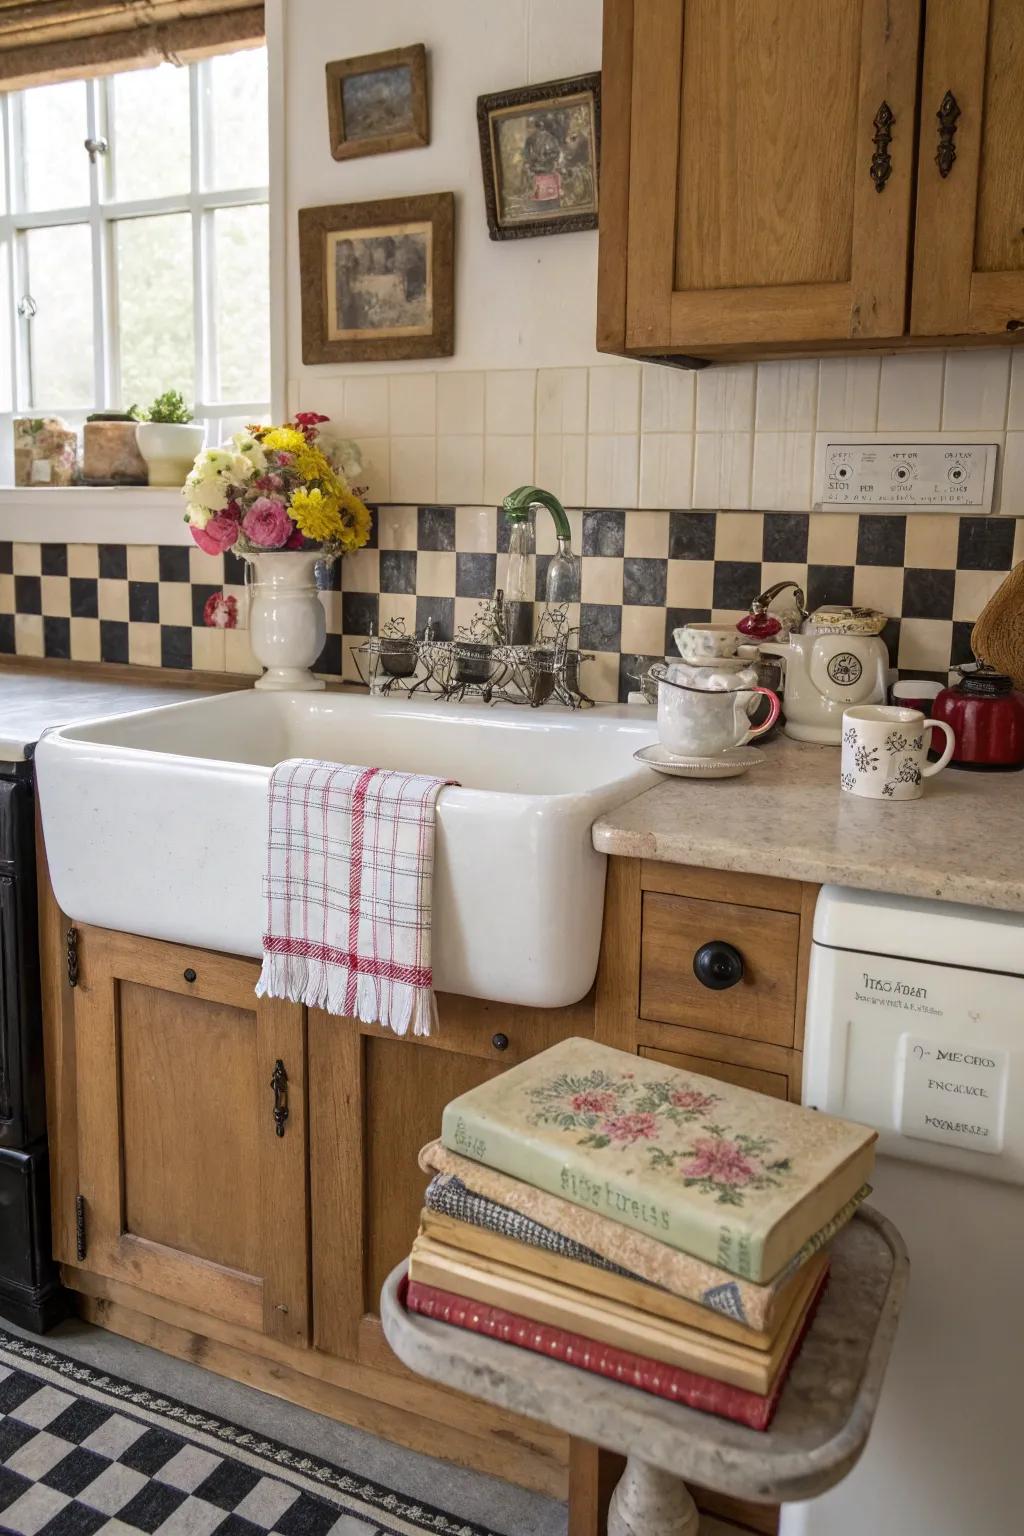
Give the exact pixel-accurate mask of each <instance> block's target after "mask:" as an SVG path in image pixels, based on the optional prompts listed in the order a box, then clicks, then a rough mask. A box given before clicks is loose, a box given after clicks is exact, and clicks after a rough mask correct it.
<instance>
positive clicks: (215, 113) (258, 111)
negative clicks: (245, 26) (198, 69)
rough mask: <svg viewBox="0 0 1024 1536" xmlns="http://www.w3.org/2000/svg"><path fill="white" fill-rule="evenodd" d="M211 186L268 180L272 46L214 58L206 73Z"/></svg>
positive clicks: (253, 184) (257, 183)
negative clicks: (268, 97) (267, 48)
mask: <svg viewBox="0 0 1024 1536" xmlns="http://www.w3.org/2000/svg"><path fill="white" fill-rule="evenodd" d="M206 81H207V96H206V104H207V111H208V112H209V115H210V127H211V135H210V136H211V140H212V146H213V149H212V155H211V163H210V186H211V187H262V186H265V185H266V182H267V50H266V49H265V48H247V49H245V50H243V51H242V52H241V53H222V54H219V55H218V56H217V57H216V58H213V59H211V60H210V64H209V73H208V74H207V76H206Z"/></svg>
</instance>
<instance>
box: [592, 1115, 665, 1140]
mask: <svg viewBox="0 0 1024 1536" xmlns="http://www.w3.org/2000/svg"><path fill="white" fill-rule="evenodd" d="M601 1130H602V1131H603V1132H604V1134H605V1135H606V1136H609V1137H611V1139H612V1141H628V1142H632V1141H650V1140H651V1138H652V1137H654V1136H657V1134H658V1122H657V1121H656V1120H655V1118H654V1116H653V1115H652V1114H650V1113H648V1112H647V1111H636V1112H635V1113H633V1114H627V1115H611V1116H609V1118H608V1119H607V1120H605V1121H604V1122H603V1124H602V1126H601Z"/></svg>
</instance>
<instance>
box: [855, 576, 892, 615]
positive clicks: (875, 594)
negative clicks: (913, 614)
mask: <svg viewBox="0 0 1024 1536" xmlns="http://www.w3.org/2000/svg"><path fill="white" fill-rule="evenodd" d="M853 600H854V602H855V603H858V604H860V606H861V607H863V608H877V609H878V610H879V612H881V613H885V614H889V615H890V617H896V618H898V617H899V615H900V613H901V612H902V609H903V567H902V565H898V566H897V565H857V566H854V570H853Z"/></svg>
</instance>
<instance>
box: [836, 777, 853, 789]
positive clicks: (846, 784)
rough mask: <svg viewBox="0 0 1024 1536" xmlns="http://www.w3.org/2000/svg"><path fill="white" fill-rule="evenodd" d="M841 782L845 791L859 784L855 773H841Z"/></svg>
mask: <svg viewBox="0 0 1024 1536" xmlns="http://www.w3.org/2000/svg"><path fill="white" fill-rule="evenodd" d="M839 782H840V784H841V785H842V786H843V788H844V789H852V788H853V786H854V785H855V784H856V782H857V775H856V774H855V773H841V774H840V775H839Z"/></svg>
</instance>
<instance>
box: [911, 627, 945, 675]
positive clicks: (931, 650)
mask: <svg viewBox="0 0 1024 1536" xmlns="http://www.w3.org/2000/svg"><path fill="white" fill-rule="evenodd" d="M952 638H953V624H952V621H951V620H947V619H904V620H903V622H902V623H901V624H900V651H899V666H900V670H901V671H905V670H906V669H907V668H908V667H914V668H917V667H919V668H920V669H921V671H922V672H942V671H944V670H945V669H946V668H947V667H948V666H949V647H950V642H951V640H952Z"/></svg>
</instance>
